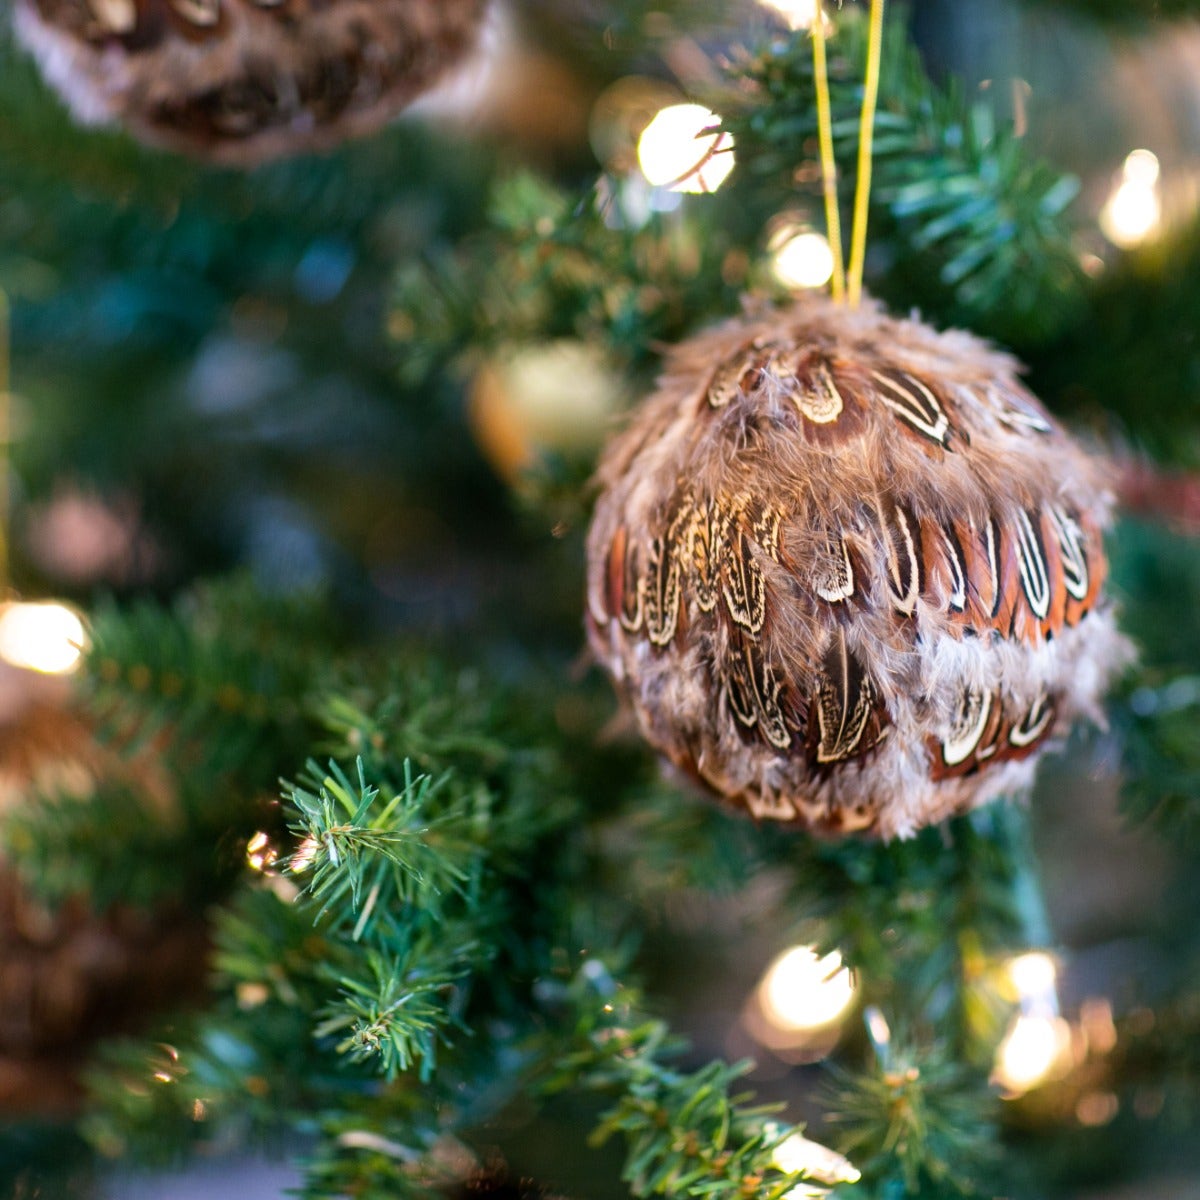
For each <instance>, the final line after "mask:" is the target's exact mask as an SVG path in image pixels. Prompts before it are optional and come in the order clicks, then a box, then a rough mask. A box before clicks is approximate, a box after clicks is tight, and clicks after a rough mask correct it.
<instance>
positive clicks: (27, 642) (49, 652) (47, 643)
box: [0, 603, 86, 675]
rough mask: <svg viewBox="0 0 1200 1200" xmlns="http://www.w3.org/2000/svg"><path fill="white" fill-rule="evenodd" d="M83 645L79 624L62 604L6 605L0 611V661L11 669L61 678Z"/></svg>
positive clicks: (76, 659) (77, 618)
mask: <svg viewBox="0 0 1200 1200" xmlns="http://www.w3.org/2000/svg"><path fill="white" fill-rule="evenodd" d="M85 644H86V635H85V634H84V629H83V622H82V621H81V620H80V619H79V615H78V614H77V613H76V612H75V611H74V610H73V609H70V608H68V607H67V606H66V605H65V604H49V603H41V604H23V603H14V604H9V605H6V606H5V607H4V608H3V610H0V658H2V659H4V660H5V662H8V663H11V664H12V665H13V666H14V667H23V668H24V669H25V670H29V671H41V672H42V673H43V674H45V675H65V674H66V673H67V672H69V671H73V670H75V668H76V667H77V666H78V665H79V660H80V658H81V657H82V656H83V648H84V645H85Z"/></svg>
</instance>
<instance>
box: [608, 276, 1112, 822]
mask: <svg viewBox="0 0 1200 1200" xmlns="http://www.w3.org/2000/svg"><path fill="white" fill-rule="evenodd" d="M599 480H600V484H601V486H602V489H603V490H602V494H601V496H600V499H599V501H598V503H597V506H596V512H595V516H594V519H593V523H592V528H591V532H590V534H589V540H588V613H589V622H588V633H589V640H590V643H591V647H592V650H593V651H594V653H595V654H596V656H597V658H598V659H599V660H600V662H601V663H602V664H603V665H604V666H605V667H606V669H607V670H608V671H609V672H610V673H611V675H612V676H613V678H614V680H615V681H616V682H617V684H618V686H619V688H620V690H621V691H622V692H623V693H624V694H625V695H626V696H627V697H628V698H629V700H630V701H631V702H632V704H633V708H634V710H635V712H636V714H637V718H638V720H639V722H640V725H641V728H642V731H643V733H644V734H645V735H646V737H647V738H648V739H649V741H650V742H651V743H652V744H653V745H654V746H656V747H657V748H658V749H659V750H661V751H662V752H663V753H664V754H665V755H666V756H667V757H668V758H669V759H670V760H671V761H672V762H673V763H675V764H676V766H678V767H679V768H681V769H682V770H683V771H684V772H685V773H686V774H687V775H688V776H690V777H691V778H692V779H694V780H696V781H697V782H699V783H701V784H702V785H704V786H705V787H706V788H708V789H710V790H711V791H713V792H715V793H716V794H718V795H719V796H722V797H725V798H726V799H728V800H730V801H732V802H733V803H735V804H737V805H739V806H741V807H744V808H746V809H748V810H749V811H750V812H751V813H752V814H753V815H754V816H756V817H760V818H763V817H765V818H769V819H771V820H776V821H781V822H785V823H788V824H792V825H798V826H803V827H806V828H809V829H813V830H816V831H818V832H822V833H826V834H838V833H846V832H850V831H861V832H871V833H876V834H879V835H881V836H883V837H885V838H886V837H893V836H897V835H898V836H908V835H910V834H912V833H913V832H914V831H915V830H917V829H919V828H920V827H921V826H923V825H927V824H929V823H931V822H935V821H939V820H942V819H943V818H945V817H948V816H950V815H951V814H953V813H956V812H961V811H964V810H966V809H968V808H970V807H972V806H974V805H977V804H981V803H983V802H985V801H987V800H990V799H992V798H993V797H995V796H997V795H1000V794H1002V793H1012V792H1014V791H1021V790H1023V789H1025V788H1027V787H1028V786H1029V784H1030V782H1031V781H1032V778H1033V771H1034V763H1035V760H1036V758H1037V757H1038V754H1039V752H1040V751H1041V750H1042V749H1043V748H1044V747H1045V746H1046V744H1047V743H1048V742H1049V740H1050V739H1051V738H1052V737H1053V736H1054V735H1055V734H1057V733H1061V732H1064V731H1065V730H1066V729H1067V728H1068V727H1069V725H1070V723H1071V722H1072V721H1073V720H1074V719H1075V718H1076V717H1078V716H1091V717H1093V718H1095V717H1097V716H1098V704H1099V699H1100V695H1101V693H1102V691H1103V689H1104V687H1105V685H1106V684H1107V682H1108V681H1109V679H1110V678H1111V676H1112V675H1113V674H1114V672H1115V671H1116V670H1117V669H1118V668H1119V667H1120V666H1122V665H1123V664H1124V663H1125V662H1126V661H1127V660H1128V657H1129V650H1128V645H1127V643H1126V641H1125V639H1124V638H1123V637H1122V636H1121V635H1120V634H1119V633H1118V632H1117V630H1116V627H1115V624H1114V621H1113V617H1112V613H1111V610H1110V606H1109V605H1108V603H1107V602H1106V601H1105V599H1104V597H1103V593H1102V590H1101V589H1102V584H1103V581H1104V575H1105V570H1106V563H1105V558H1104V551H1103V547H1102V544H1101V531H1102V530H1103V528H1104V527H1105V526H1106V525H1107V524H1108V521H1109V508H1110V498H1109V496H1108V493H1107V491H1106V489H1105V487H1104V485H1103V482H1102V468H1101V467H1100V465H1099V464H1098V463H1096V462H1093V461H1092V460H1090V459H1089V458H1088V457H1087V456H1086V455H1085V454H1084V453H1083V452H1082V451H1081V450H1080V449H1079V448H1078V447H1077V446H1076V445H1075V444H1074V443H1073V442H1072V441H1071V440H1070V439H1069V438H1068V437H1067V435H1066V434H1065V433H1064V432H1063V431H1062V430H1061V429H1060V428H1059V427H1058V426H1057V425H1056V424H1055V422H1054V421H1053V420H1052V419H1051V418H1050V417H1049V415H1048V414H1047V413H1046V412H1045V410H1044V409H1043V408H1042V407H1041V405H1040V404H1039V403H1038V402H1037V400H1036V399H1034V397H1033V396H1032V395H1031V394H1030V393H1029V392H1027V391H1026V390H1025V389H1024V388H1023V387H1022V386H1021V384H1020V383H1019V382H1018V381H1017V378H1016V364H1015V363H1014V362H1013V361H1012V359H1010V358H1008V357H1007V356H1006V355H1004V354H1001V353H998V352H996V351H994V350H991V349H990V348H988V347H987V346H985V345H984V344H983V343H981V342H979V341H977V340H976V339H975V338H973V337H971V336H970V335H968V334H966V333H961V332H947V333H936V332H935V331H933V330H932V329H929V328H928V327H927V326H924V325H922V324H919V323H918V322H916V321H899V320H893V319H892V318H890V317H887V316H886V315H884V314H883V313H882V312H881V311H880V309H879V308H878V307H877V306H876V305H874V304H872V303H867V304H865V305H864V306H863V307H862V308H861V309H848V308H845V307H841V306H838V305H835V304H832V303H831V302H829V301H828V300H826V299H824V298H818V297H813V298H811V299H809V300H807V301H805V302H803V303H801V304H799V305H797V306H796V307H794V308H791V309H789V310H786V311H783V312H778V313H774V314H772V315H769V316H766V317H764V318H762V319H757V320H753V319H743V320H736V321H733V322H731V323H729V324H727V325H725V326H724V327H722V328H718V329H716V330H711V331H709V332H707V333H705V334H703V335H702V336H700V337H699V338H697V339H695V340H693V341H691V342H689V343H688V344H686V345H685V346H683V347H681V348H680V349H679V350H678V351H677V352H676V353H675V354H674V356H673V357H672V358H671V360H670V362H669V364H668V368H667V372H666V376H665V378H664V379H663V381H662V383H661V385H660V387H659V390H658V391H657V392H656V393H655V394H654V395H653V396H652V397H651V398H650V399H649V400H648V401H647V402H646V403H645V404H644V405H643V406H642V408H641V409H640V410H639V411H638V413H637V414H636V416H635V418H634V420H633V421H632V423H631V424H630V426H629V428H628V429H627V430H626V431H625V432H624V433H622V434H621V435H619V436H618V437H617V438H616V439H615V440H614V441H613V443H612V444H611V445H610V447H609V448H608V450H607V451H606V453H605V455H604V457H603V459H602V462H601V466H600V470H599Z"/></svg>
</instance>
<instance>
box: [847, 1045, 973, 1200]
mask: <svg viewBox="0 0 1200 1200" xmlns="http://www.w3.org/2000/svg"><path fill="white" fill-rule="evenodd" d="M885 1050H886V1052H885V1054H884V1055H883V1057H882V1058H881V1059H880V1061H879V1062H878V1063H877V1065H876V1067H875V1069H874V1070H872V1071H869V1072H865V1073H863V1074H860V1075H850V1074H848V1073H847V1072H845V1071H841V1072H839V1073H838V1081H839V1082H838V1086H837V1087H836V1089H835V1090H834V1091H833V1092H832V1094H831V1095H830V1097H829V1103H828V1108H829V1113H830V1115H829V1116H828V1117H827V1120H828V1121H829V1122H830V1123H831V1124H834V1125H836V1126H838V1127H840V1128H841V1129H843V1130H844V1133H843V1134H842V1136H841V1137H840V1138H839V1139H838V1143H837V1144H838V1147H839V1149H840V1150H841V1151H842V1152H843V1153H844V1154H847V1155H849V1156H850V1157H851V1158H852V1159H853V1161H854V1163H855V1164H856V1166H858V1167H859V1168H860V1169H861V1170H862V1174H863V1183H862V1188H861V1190H862V1191H863V1192H865V1193H866V1194H868V1195H878V1196H889V1195H895V1194H897V1193H898V1190H900V1189H902V1192H903V1194H906V1195H908V1196H920V1197H922V1198H923V1200H936V1198H941V1197H954V1196H963V1195H974V1194H977V1193H980V1192H982V1191H983V1189H984V1188H985V1187H986V1186H987V1184H988V1182H989V1176H990V1173H991V1170H992V1169H993V1168H994V1167H995V1165H996V1157H997V1155H996V1147H995V1144H994V1135H995V1130H994V1128H993V1121H994V1118H995V1113H996V1108H997V1100H996V1097H995V1096H994V1094H990V1093H989V1090H988V1085H987V1075H986V1073H984V1074H983V1075H982V1076H979V1075H972V1073H971V1072H969V1071H968V1070H966V1069H964V1068H963V1067H962V1066H961V1064H959V1063H957V1062H956V1061H954V1060H953V1059H951V1058H950V1057H948V1056H947V1053H946V1051H945V1049H944V1048H943V1047H936V1046H934V1047H928V1048H926V1049H924V1050H921V1051H918V1050H917V1049H916V1048H915V1047H913V1046H912V1045H906V1044H904V1043H903V1042H902V1041H895V1042H892V1043H891V1044H890V1045H888V1046H887V1047H886V1048H885ZM898 1185H899V1187H898ZM858 1191H859V1188H854V1189H852V1190H851V1194H857V1193H858Z"/></svg>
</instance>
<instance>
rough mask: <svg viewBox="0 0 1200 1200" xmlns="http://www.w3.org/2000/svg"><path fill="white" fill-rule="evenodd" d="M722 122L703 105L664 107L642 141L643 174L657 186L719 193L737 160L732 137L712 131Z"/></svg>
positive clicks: (679, 190) (640, 143) (640, 151)
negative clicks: (718, 190)
mask: <svg viewBox="0 0 1200 1200" xmlns="http://www.w3.org/2000/svg"><path fill="white" fill-rule="evenodd" d="M720 123H721V118H720V117H719V116H717V115H716V113H714V112H710V111H709V110H708V109H707V108H705V107H704V106H703V105H700V104H672V105H669V106H668V107H667V108H664V109H662V110H661V111H660V112H659V113H658V114H657V115H656V116H655V118H654V120H652V121H651V122H650V124H649V125H647V126H646V128H645V129H644V130H643V131H642V136H641V138H640V139H639V140H638V163H639V165H640V166H641V168H642V174H643V175H645V176H646V178H647V179H648V180H649V181H650V182H651V183H652V184H654V185H655V187H666V188H670V190H671V191H675V192H715V191H716V190H717V188H719V187H720V186H721V184H722V183H723V182H724V181H725V178H726V176H727V175H728V174H729V172H730V171H732V170H733V163H734V156H733V138H732V136H731V135H730V134H728V133H725V132H723V131H722V132H719V133H718V132H711V131H713V130H715V129H716V126H718V125H719V124H720ZM706 131H710V132H706Z"/></svg>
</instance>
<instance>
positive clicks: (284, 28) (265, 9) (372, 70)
mask: <svg viewBox="0 0 1200 1200" xmlns="http://www.w3.org/2000/svg"><path fill="white" fill-rule="evenodd" d="M486 9H487V0H321V2H320V3H313V2H312V0H15V8H14V14H15V25H16V31H17V35H18V37H19V38H20V40H21V41H22V42H24V44H25V45H26V46H27V47H28V49H29V50H30V51H31V52H32V54H33V55H34V57H35V58H36V59H37V61H38V63H39V65H40V66H41V68H42V71H43V73H44V74H45V76H46V79H47V80H48V82H49V83H50V84H51V85H52V86H53V87H54V88H55V89H56V90H57V91H58V92H59V93H60V94H61V95H62V97H63V98H64V99H65V100H66V101H67V103H68V104H69V105H70V107H71V109H72V111H73V112H74V114H75V115H76V116H77V117H78V118H79V119H80V120H82V121H86V122H89V123H90V122H109V121H113V122H118V123H120V124H122V125H124V126H125V127H126V128H128V129H129V130H130V132H132V133H133V134H135V135H136V136H137V137H139V138H141V139H142V140H144V141H146V142H149V143H151V144H153V145H157V146H166V147H168V148H171V149H175V150H183V151H186V152H188V153H190V154H195V155H199V156H201V157H203V158H208V159H212V160H214V161H217V162H222V163H236V164H238V165H242V166H252V165H254V164H257V163H260V162H263V161H264V160H266V159H269V158H276V157H279V156H282V155H288V154H299V153H303V152H307V151H312V150H326V149H330V148H332V147H334V146H336V145H338V144H340V143H341V142H343V141H345V140H346V139H347V138H351V137H359V136H362V135H363V134H367V133H372V132H374V131H375V130H377V129H379V128H380V127H381V126H382V125H383V124H384V123H385V122H387V121H388V120H390V119H391V118H392V117H394V116H395V115H396V113H398V112H399V111H400V110H401V109H402V108H404V107H405V106H406V105H407V104H409V103H411V102H412V101H413V100H415V99H416V98H417V97H418V96H420V95H421V94H422V93H424V92H426V91H427V90H428V89H429V88H430V87H432V86H433V85H434V84H435V83H436V82H438V81H439V80H440V78H441V77H442V76H443V75H444V74H445V73H446V72H447V71H448V70H449V69H451V68H452V67H454V66H456V65H458V64H460V63H461V62H462V61H463V60H464V58H465V57H466V56H467V55H468V53H469V52H470V51H471V50H472V48H473V47H474V46H475V44H476V43H477V41H478V39H479V35H480V29H481V25H482V23H483V19H484V14H485V12H486Z"/></svg>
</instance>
